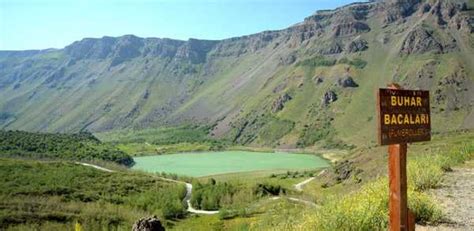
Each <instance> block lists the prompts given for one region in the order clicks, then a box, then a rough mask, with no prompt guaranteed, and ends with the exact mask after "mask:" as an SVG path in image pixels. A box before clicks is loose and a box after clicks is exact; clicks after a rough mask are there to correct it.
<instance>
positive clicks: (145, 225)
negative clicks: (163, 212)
mask: <svg viewBox="0 0 474 231" xmlns="http://www.w3.org/2000/svg"><path fill="white" fill-rule="evenodd" d="M164 230H165V227H163V225H162V224H161V221H160V220H158V218H156V217H148V218H141V219H140V220H138V221H137V222H136V223H135V224H133V227H132V231H164Z"/></svg>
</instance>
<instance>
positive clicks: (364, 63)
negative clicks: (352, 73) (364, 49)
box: [337, 57, 367, 69]
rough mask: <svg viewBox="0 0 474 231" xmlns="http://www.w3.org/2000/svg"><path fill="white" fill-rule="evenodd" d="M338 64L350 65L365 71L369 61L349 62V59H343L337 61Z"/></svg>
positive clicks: (356, 59) (357, 60)
mask: <svg viewBox="0 0 474 231" xmlns="http://www.w3.org/2000/svg"><path fill="white" fill-rule="evenodd" d="M337 63H339V64H349V65H352V66H354V67H356V68H358V69H364V67H365V66H367V61H365V60H363V59H361V58H355V59H352V60H349V59H348V58H346V57H343V58H342V59H339V60H338V61H337Z"/></svg>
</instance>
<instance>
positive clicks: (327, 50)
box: [318, 43, 342, 55]
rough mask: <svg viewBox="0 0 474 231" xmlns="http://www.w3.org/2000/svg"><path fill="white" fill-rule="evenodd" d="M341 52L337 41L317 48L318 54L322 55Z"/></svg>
mask: <svg viewBox="0 0 474 231" xmlns="http://www.w3.org/2000/svg"><path fill="white" fill-rule="evenodd" d="M341 52H342V47H341V45H340V44H339V43H334V44H332V45H330V46H324V47H323V48H321V49H320V50H319V52H318V53H319V54H322V55H333V54H339V53H341Z"/></svg>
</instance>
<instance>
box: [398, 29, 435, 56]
mask: <svg viewBox="0 0 474 231" xmlns="http://www.w3.org/2000/svg"><path fill="white" fill-rule="evenodd" d="M429 51H432V52H435V53H442V52H443V46H442V44H441V43H440V42H439V41H438V40H437V39H436V38H435V37H434V36H433V33H432V32H430V31H428V30H426V29H425V28H422V27H417V28H416V29H414V30H412V31H410V32H409V33H408V35H407V36H406V38H405V40H404V41H403V45H402V48H401V49H400V53H402V54H406V55H409V54H423V53H426V52H429Z"/></svg>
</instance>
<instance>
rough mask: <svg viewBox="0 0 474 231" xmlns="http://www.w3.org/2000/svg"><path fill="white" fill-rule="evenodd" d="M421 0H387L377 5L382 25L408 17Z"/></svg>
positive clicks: (415, 9)
mask: <svg viewBox="0 0 474 231" xmlns="http://www.w3.org/2000/svg"><path fill="white" fill-rule="evenodd" d="M421 2H422V1H421V0H388V1H384V2H382V3H381V4H379V6H378V11H379V12H380V13H381V14H382V20H383V22H382V23H383V24H384V25H388V24H391V23H394V22H397V21H400V20H403V19H404V18H406V17H409V16H410V15H412V14H413V13H415V12H416V11H417V9H418V8H419V7H420V3H421Z"/></svg>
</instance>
